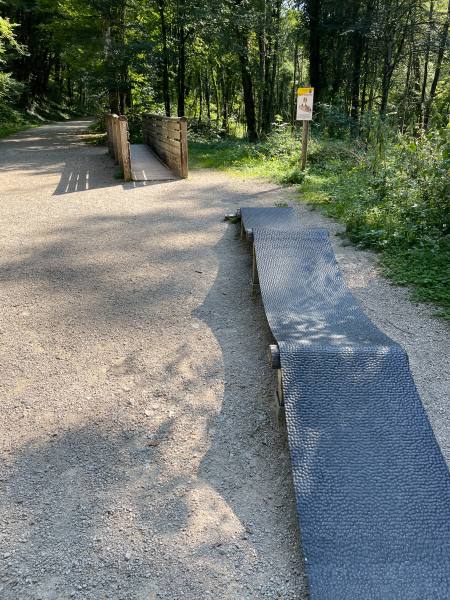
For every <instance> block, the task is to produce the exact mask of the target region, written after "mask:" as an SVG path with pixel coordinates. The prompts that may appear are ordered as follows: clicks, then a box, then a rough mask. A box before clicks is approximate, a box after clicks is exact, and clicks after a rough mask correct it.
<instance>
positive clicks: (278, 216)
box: [241, 207, 300, 231]
mask: <svg viewBox="0 0 450 600" xmlns="http://www.w3.org/2000/svg"><path fill="white" fill-rule="evenodd" d="M241 220H242V224H243V226H244V229H245V230H246V231H247V230H248V229H257V228H259V227H268V226H270V228H271V229H287V228H292V227H298V226H299V225H300V221H299V220H298V217H297V215H296V214H295V211H294V209H293V208H291V207H286V208H284V207H279V208H277V207H273V208H272V207H263V208H261V207H259V208H254V207H243V208H241Z"/></svg>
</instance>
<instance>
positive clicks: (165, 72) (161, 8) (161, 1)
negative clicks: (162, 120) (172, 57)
mask: <svg viewBox="0 0 450 600" xmlns="http://www.w3.org/2000/svg"><path fill="white" fill-rule="evenodd" d="M158 12H159V19H160V22H161V39H162V45H163V68H162V84H163V98H164V109H165V112H166V117H170V88H169V54H168V52H167V27H166V14H165V0H158Z"/></svg>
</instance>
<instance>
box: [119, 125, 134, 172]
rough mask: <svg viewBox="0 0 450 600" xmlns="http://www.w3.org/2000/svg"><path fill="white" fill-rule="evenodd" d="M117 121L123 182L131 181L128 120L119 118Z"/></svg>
mask: <svg viewBox="0 0 450 600" xmlns="http://www.w3.org/2000/svg"><path fill="white" fill-rule="evenodd" d="M118 121H119V133H120V148H121V159H122V163H121V166H122V171H123V178H124V179H125V181H131V156H130V144H129V142H128V119H127V118H126V117H119V118H118Z"/></svg>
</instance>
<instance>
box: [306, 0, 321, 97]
mask: <svg viewBox="0 0 450 600" xmlns="http://www.w3.org/2000/svg"><path fill="white" fill-rule="evenodd" d="M321 11H322V0H308V2H307V4H306V12H307V15H308V21H309V80H310V82H311V86H312V87H313V88H314V95H315V98H316V101H320V100H321V97H322V87H323V86H322V84H323V82H322V64H321V62H322V61H321V56H320V52H321V43H320V38H321Z"/></svg>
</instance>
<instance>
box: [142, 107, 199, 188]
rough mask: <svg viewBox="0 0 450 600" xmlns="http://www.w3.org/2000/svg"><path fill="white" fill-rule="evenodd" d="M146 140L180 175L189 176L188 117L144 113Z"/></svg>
mask: <svg viewBox="0 0 450 600" xmlns="http://www.w3.org/2000/svg"><path fill="white" fill-rule="evenodd" d="M142 131H143V134H144V142H145V143H146V144H147V145H148V146H150V148H151V149H152V150H153V151H154V152H155V153H156V154H157V155H158V156H159V157H160V158H161V160H162V161H163V162H165V163H166V165H167V166H168V167H169V168H170V169H172V171H174V172H175V173H176V174H177V175H179V176H180V177H183V178H186V177H187V176H188V144H187V119H186V117H164V116H162V115H144V118H143V123H142Z"/></svg>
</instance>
